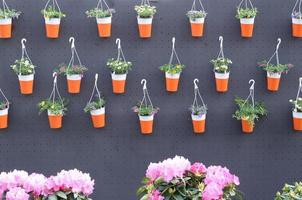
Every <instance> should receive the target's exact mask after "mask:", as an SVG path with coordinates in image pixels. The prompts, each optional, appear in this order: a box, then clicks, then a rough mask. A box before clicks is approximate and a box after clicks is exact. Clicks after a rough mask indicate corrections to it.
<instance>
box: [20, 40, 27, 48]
mask: <svg viewBox="0 0 302 200" xmlns="http://www.w3.org/2000/svg"><path fill="white" fill-rule="evenodd" d="M25 43H26V39H25V38H22V40H21V45H22V49H25Z"/></svg>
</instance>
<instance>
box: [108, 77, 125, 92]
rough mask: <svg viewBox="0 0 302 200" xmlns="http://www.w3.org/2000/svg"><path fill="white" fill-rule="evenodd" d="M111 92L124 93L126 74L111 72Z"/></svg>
mask: <svg viewBox="0 0 302 200" xmlns="http://www.w3.org/2000/svg"><path fill="white" fill-rule="evenodd" d="M111 78H112V88H113V93H115V94H123V93H125V87H126V79H127V74H115V73H112V74H111Z"/></svg>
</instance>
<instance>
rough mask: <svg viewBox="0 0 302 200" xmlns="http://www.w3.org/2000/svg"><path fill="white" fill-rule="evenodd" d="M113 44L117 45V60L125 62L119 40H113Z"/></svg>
mask: <svg viewBox="0 0 302 200" xmlns="http://www.w3.org/2000/svg"><path fill="white" fill-rule="evenodd" d="M115 43H116V44H117V60H119V61H124V62H127V61H126V58H125V56H124V53H123V49H122V45H121V39H120V38H117V39H116V40H115ZM113 74H115V72H113Z"/></svg>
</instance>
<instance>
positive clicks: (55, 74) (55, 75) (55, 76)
mask: <svg viewBox="0 0 302 200" xmlns="http://www.w3.org/2000/svg"><path fill="white" fill-rule="evenodd" d="M52 77H54V79H53V83H54V84H56V83H57V77H58V74H57V73H56V72H54V73H53V74H52Z"/></svg>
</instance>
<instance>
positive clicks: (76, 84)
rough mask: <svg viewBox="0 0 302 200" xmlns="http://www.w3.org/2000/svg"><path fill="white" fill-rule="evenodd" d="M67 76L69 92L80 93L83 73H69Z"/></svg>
mask: <svg viewBox="0 0 302 200" xmlns="http://www.w3.org/2000/svg"><path fill="white" fill-rule="evenodd" d="M66 77H67V86H68V92H69V93H71V94H78V93H80V91H81V80H82V75H81V74H75V75H67V76H66Z"/></svg>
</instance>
